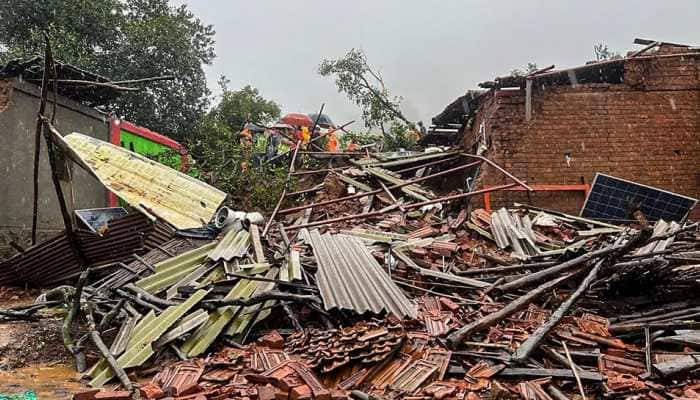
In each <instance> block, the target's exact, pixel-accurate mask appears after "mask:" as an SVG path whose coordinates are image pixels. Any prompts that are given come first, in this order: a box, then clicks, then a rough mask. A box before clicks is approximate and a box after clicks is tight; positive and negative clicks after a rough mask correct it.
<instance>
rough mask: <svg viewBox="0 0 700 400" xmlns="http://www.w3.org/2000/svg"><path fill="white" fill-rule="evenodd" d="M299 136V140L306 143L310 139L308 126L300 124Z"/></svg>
mask: <svg viewBox="0 0 700 400" xmlns="http://www.w3.org/2000/svg"><path fill="white" fill-rule="evenodd" d="M299 133H300V134H299V137H298V138H297V139H299V140H301V142H302V143H303V144H304V145H306V144H307V143H309V141H310V140H311V134H310V133H309V128H307V127H305V126H302V127H301V130H300V131H299Z"/></svg>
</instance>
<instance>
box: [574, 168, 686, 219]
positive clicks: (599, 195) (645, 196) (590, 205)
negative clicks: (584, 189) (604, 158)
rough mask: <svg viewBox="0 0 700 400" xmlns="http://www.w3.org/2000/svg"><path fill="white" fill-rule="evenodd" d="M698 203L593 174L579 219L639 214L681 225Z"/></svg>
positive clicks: (622, 217) (626, 217)
mask: <svg viewBox="0 0 700 400" xmlns="http://www.w3.org/2000/svg"><path fill="white" fill-rule="evenodd" d="M696 203H697V199H694V198H692V197H688V196H683V195H680V194H677V193H672V192H668V191H666V190H661V189H657V188H653V187H651V186H646V185H642V184H640V183H635V182H632V181H628V180H625V179H621V178H616V177H614V176H610V175H605V174H600V173H599V174H596V176H595V178H594V179H593V186H592V187H591V190H590V192H589V193H588V196H587V197H586V202H585V203H584V204H583V209H581V216H582V217H585V218H593V219H601V220H624V219H630V218H631V215H630V214H631V212H632V211H634V210H637V209H639V210H641V211H642V213H644V216H645V217H646V218H647V219H648V220H650V221H657V220H659V219H663V220H666V221H681V220H683V219H684V218H685V217H686V216H687V215H688V213H689V212H690V210H691V209H692V208H693V207H694V206H695V204H696Z"/></svg>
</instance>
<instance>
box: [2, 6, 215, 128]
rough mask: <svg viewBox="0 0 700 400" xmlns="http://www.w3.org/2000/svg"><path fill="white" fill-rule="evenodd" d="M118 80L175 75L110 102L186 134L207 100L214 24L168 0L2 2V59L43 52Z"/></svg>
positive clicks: (112, 107)
mask: <svg viewBox="0 0 700 400" xmlns="http://www.w3.org/2000/svg"><path fill="white" fill-rule="evenodd" d="M43 32H48V34H49V36H50V38H51V39H52V47H53V54H54V57H55V58H56V59H57V60H60V61H62V62H67V63H70V64H73V65H76V66H78V67H81V68H84V69H87V70H90V71H94V72H96V73H98V74H101V75H104V76H107V77H109V78H111V79H112V80H114V81H120V80H131V79H140V78H148V77H155V76H163V75H173V76H174V77H175V79H174V80H170V81H158V82H150V83H148V89H147V90H143V91H139V92H127V93H124V94H123V95H122V96H120V97H119V98H117V99H116V100H114V101H113V102H111V103H110V104H106V105H104V108H105V109H108V110H109V111H112V112H115V114H116V115H118V116H119V117H121V118H126V119H128V120H129V121H132V122H135V123H137V124H139V125H143V126H147V127H148V128H149V129H153V130H155V131H158V132H162V133H164V134H166V135H168V136H170V137H172V138H174V139H176V140H179V141H185V140H186V139H187V138H188V137H189V136H190V135H191V134H192V133H193V132H195V130H196V128H197V124H198V122H199V121H200V118H201V116H202V115H203V114H204V111H205V110H206V107H207V106H208V96H209V91H208V89H207V86H206V78H205V75H204V70H203V68H202V66H203V65H204V64H210V63H211V61H212V60H213V58H214V30H213V28H212V27H211V25H204V24H203V23H202V22H201V21H200V20H199V19H197V18H196V17H195V16H194V15H193V14H192V13H191V12H190V11H189V10H188V9H187V7H186V6H184V5H182V6H179V7H172V6H170V5H168V1H167V0H131V1H128V2H125V1H121V0H92V1H83V0H42V1H35V0H13V1H2V2H0V62H6V61H8V60H9V59H12V58H28V57H31V56H34V55H37V54H43V52H44V51H43V38H42V34H43Z"/></svg>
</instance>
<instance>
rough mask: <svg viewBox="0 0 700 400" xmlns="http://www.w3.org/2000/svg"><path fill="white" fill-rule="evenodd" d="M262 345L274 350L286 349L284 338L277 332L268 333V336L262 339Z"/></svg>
mask: <svg viewBox="0 0 700 400" xmlns="http://www.w3.org/2000/svg"><path fill="white" fill-rule="evenodd" d="M260 344H262V345H263V346H267V347H270V348H272V349H283V348H284V338H283V337H282V335H280V334H279V332H277V331H276V330H273V331H272V332H270V333H268V334H267V335H265V336H263V337H261V338H260Z"/></svg>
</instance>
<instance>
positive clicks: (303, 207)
mask: <svg viewBox="0 0 700 400" xmlns="http://www.w3.org/2000/svg"><path fill="white" fill-rule="evenodd" d="M480 163H481V161H476V162H473V163H469V164H464V165H460V166H458V167H455V168H451V169H447V170H445V171H442V172H437V173H434V174H432V175H427V176H424V177H422V178H416V179H413V180H410V181H406V182H404V183H400V184H397V185H392V186H388V187H387V189H389V190H393V189H399V188H402V187H404V186H409V185H412V184H414V183H419V182H423V181H427V180H428V179H432V178H437V177H439V176H443V175H447V174H451V173H453V172H457V171H461V170H463V169H467V168H470V167H473V166H474V165H477V164H480ZM513 186H515V185H513ZM383 191H384V189H376V190H372V191H371V192H364V193H358V194H353V195H350V196H345V197H338V198H337V199H331V200H325V201H320V202H318V203H311V204H306V205H303V206H297V207H292V208H286V209H284V210H280V212H279V213H280V214H289V213H293V212H296V211H301V210H305V209H307V208H311V207H316V206H324V205H327V204H334V203H339V202H341V201H345V200H353V199H359V198H362V197H367V196H371V195H375V194H379V193H382V192H383Z"/></svg>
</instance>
